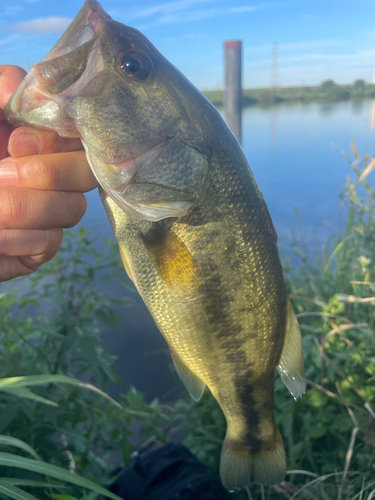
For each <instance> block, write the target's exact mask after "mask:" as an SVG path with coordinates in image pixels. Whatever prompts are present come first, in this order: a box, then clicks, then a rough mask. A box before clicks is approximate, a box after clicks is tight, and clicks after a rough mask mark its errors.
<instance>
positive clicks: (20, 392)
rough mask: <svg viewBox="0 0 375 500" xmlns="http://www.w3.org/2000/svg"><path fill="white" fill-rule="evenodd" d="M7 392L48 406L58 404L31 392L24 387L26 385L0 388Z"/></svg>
mask: <svg viewBox="0 0 375 500" xmlns="http://www.w3.org/2000/svg"><path fill="white" fill-rule="evenodd" d="M0 390H2V391H4V392H7V393H8V394H13V396H18V397H20V398H26V399H32V400H33V401H37V402H38V403H43V404H45V405H50V406H59V405H58V404H57V403H54V402H53V401H50V400H49V399H46V398H43V397H42V396H38V394H34V393H33V392H31V391H29V390H28V389H26V387H14V388H11V387H10V388H9V389H8V388H6V389H0Z"/></svg>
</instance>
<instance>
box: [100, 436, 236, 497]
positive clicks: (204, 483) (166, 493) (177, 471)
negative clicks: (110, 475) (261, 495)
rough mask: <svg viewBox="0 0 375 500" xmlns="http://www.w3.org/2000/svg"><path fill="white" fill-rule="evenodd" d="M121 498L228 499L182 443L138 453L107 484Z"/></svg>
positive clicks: (221, 487)
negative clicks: (112, 480)
mask: <svg viewBox="0 0 375 500" xmlns="http://www.w3.org/2000/svg"><path fill="white" fill-rule="evenodd" d="M110 491H112V493H116V495H118V496H119V497H121V498H123V499H124V500H230V499H231V498H232V497H231V495H230V494H229V493H228V492H227V491H226V490H225V489H224V487H223V486H222V484H221V483H220V482H219V481H218V480H216V479H214V478H213V477H211V476H210V475H209V474H208V473H207V471H206V468H205V466H204V465H203V464H201V463H200V462H198V460H197V459H196V458H195V457H194V456H193V455H192V454H191V453H190V452H189V451H188V450H187V449H186V448H184V447H183V446H182V445H174V444H168V445H167V446H163V447H162V448H159V449H158V450H156V451H152V452H150V453H147V454H144V455H141V456H138V457H137V458H136V459H135V462H134V464H133V466H132V467H131V468H130V469H127V470H124V472H122V473H120V475H119V476H118V478H117V479H116V481H115V482H114V483H113V484H112V486H111V487H110Z"/></svg>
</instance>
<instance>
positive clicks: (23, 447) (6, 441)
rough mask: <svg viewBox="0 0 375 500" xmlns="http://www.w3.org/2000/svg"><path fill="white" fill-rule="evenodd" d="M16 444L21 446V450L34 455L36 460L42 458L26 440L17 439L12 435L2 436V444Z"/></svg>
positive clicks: (0, 440) (0, 442) (0, 438)
mask: <svg viewBox="0 0 375 500" xmlns="http://www.w3.org/2000/svg"><path fill="white" fill-rule="evenodd" d="M2 445H3V446H16V447H17V448H21V450H24V451H26V452H27V453H29V454H30V455H31V456H33V457H34V458H35V459H36V460H41V459H40V457H39V455H38V454H37V453H36V452H35V451H34V450H33V449H32V448H31V446H29V445H28V444H27V443H25V442H24V441H21V439H17V438H14V437H11V436H0V446H2Z"/></svg>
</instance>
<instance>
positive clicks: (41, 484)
mask: <svg viewBox="0 0 375 500" xmlns="http://www.w3.org/2000/svg"><path fill="white" fill-rule="evenodd" d="M0 479H1V481H2V482H3V483H8V484H14V485H18V486H30V487H32V488H59V490H64V489H66V488H67V487H66V486H64V485H63V484H61V483H48V482H46V481H35V480H34V479H22V478H19V477H2V478H0Z"/></svg>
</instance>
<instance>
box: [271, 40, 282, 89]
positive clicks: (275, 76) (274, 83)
mask: <svg viewBox="0 0 375 500" xmlns="http://www.w3.org/2000/svg"><path fill="white" fill-rule="evenodd" d="M270 88H271V89H272V90H279V88H280V86H279V70H278V67H277V42H274V44H273V46H272V67H271V76H270Z"/></svg>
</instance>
